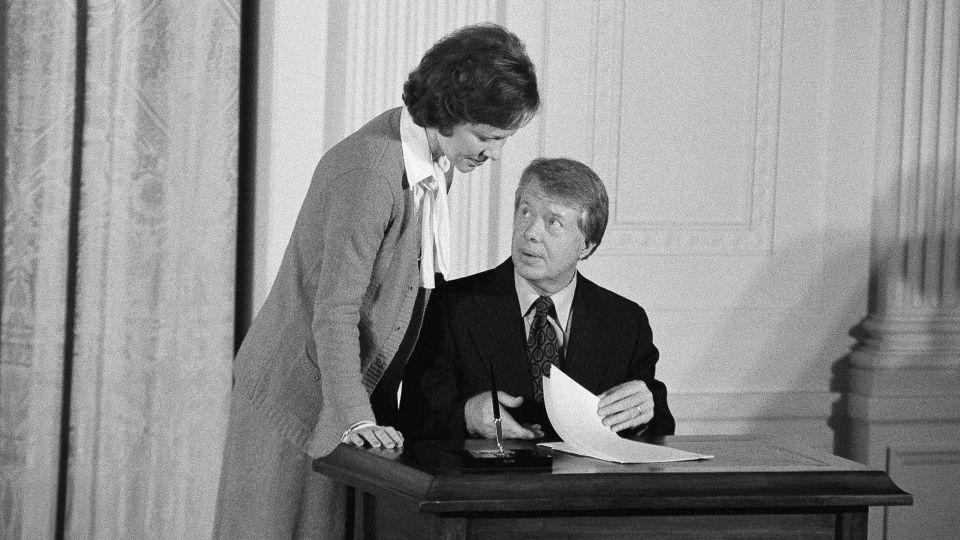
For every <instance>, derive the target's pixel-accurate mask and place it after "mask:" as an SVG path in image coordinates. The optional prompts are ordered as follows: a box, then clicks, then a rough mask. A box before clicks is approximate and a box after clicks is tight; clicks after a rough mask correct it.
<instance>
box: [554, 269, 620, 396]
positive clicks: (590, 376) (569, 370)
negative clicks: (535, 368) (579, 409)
mask: <svg viewBox="0 0 960 540" xmlns="http://www.w3.org/2000/svg"><path fill="white" fill-rule="evenodd" d="M596 287H597V286H596V285H594V284H593V283H592V282H591V281H589V280H587V279H586V278H584V277H583V276H582V275H580V274H577V289H576V291H575V292H574V294H573V305H572V306H571V308H570V309H571V311H572V312H573V313H572V320H571V322H570V343H568V344H567V347H566V349H567V354H566V356H565V357H564V360H563V363H562V364H561V369H563V372H564V373H566V374H567V375H569V376H570V377H571V378H573V379H574V380H576V381H577V382H579V383H580V384H581V385H582V386H584V387H587V388H596V387H597V386H598V385H599V384H600V381H601V380H603V376H604V373H605V371H606V368H607V366H608V365H609V362H601V361H599V359H602V358H604V357H606V356H608V355H609V353H608V352H607V347H606V341H607V340H604V339H603V338H602V336H603V335H604V332H603V325H604V319H605V316H606V308H605V307H604V306H603V304H602V303H601V302H600V299H599V297H598V296H597V291H596Z"/></svg>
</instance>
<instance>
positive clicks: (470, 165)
mask: <svg viewBox="0 0 960 540" xmlns="http://www.w3.org/2000/svg"><path fill="white" fill-rule="evenodd" d="M516 132H517V130H516V129H500V128H497V127H493V126H488V125H487V124H470V123H465V124H458V125H456V126H455V127H454V128H453V130H452V131H451V132H450V135H449V136H447V135H443V134H442V133H440V132H439V131H438V132H437V143H438V144H439V146H440V151H441V152H443V155H445V156H446V157H447V159H449V160H450V164H451V165H453V166H454V167H456V168H457V170H458V171H460V172H462V173H468V172H470V171H472V170H474V169H476V168H477V167H479V166H480V165H483V163H484V162H486V161H487V160H488V159H492V160H494V161H497V160H499V159H500V155H501V151H502V150H503V144H504V143H505V142H507V138H508V137H510V136H511V135H513V134H514V133H516Z"/></svg>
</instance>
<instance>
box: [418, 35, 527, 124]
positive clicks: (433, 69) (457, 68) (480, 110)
mask: <svg viewBox="0 0 960 540" xmlns="http://www.w3.org/2000/svg"><path fill="white" fill-rule="evenodd" d="M403 102H404V104H406V106H407V109H408V110H409V111H410V116H411V117H413V121H414V122H416V123H417V125H420V126H423V127H431V128H435V129H437V130H438V131H440V133H441V134H443V135H449V134H450V133H451V131H452V130H453V128H454V127H455V126H457V125H459V124H463V123H471V124H487V125H489V126H493V127H496V128H499V129H517V128H519V127H521V126H523V125H524V124H526V123H527V121H529V120H530V117H532V116H533V115H534V114H535V113H536V112H537V109H539V107H540V94H539V93H538V91H537V77H536V74H535V73H534V68H533V62H531V61H530V58H529V57H527V52H526V47H524V45H523V42H522V41H520V38H518V37H517V36H516V35H514V34H513V33H511V32H510V31H509V30H507V29H505V28H503V27H502V26H500V25H497V24H492V23H485V24H477V25H472V26H465V27H463V28H460V29H459V30H456V31H455V32H453V33H451V34H449V35H447V36H446V37H444V38H442V39H441V40H440V41H438V42H436V43H435V44H434V45H433V46H432V47H430V49H429V50H428V51H427V52H426V54H424V55H423V58H422V59H421V60H420V65H419V66H417V68H416V69H414V70H413V71H412V72H410V75H409V77H407V82H406V83H404V85H403Z"/></svg>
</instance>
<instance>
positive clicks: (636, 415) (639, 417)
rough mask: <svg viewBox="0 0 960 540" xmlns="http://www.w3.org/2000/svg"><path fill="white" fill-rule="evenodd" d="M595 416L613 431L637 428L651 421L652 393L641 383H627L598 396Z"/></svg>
mask: <svg viewBox="0 0 960 540" xmlns="http://www.w3.org/2000/svg"><path fill="white" fill-rule="evenodd" d="M597 414H598V415H600V417H601V418H603V425H605V426H607V427H609V428H610V429H612V430H613V431H617V432H620V431H623V430H625V429H628V428H632V427H638V426H642V425H644V424H646V423H647V422H649V421H650V420H652V419H653V393H651V392H650V389H648V388H647V385H646V384H644V383H643V381H627V382H625V383H622V384H618V385H617V386H614V387H613V388H611V389H609V390H607V391H606V392H604V393H602V394H600V405H599V407H598V409H597Z"/></svg>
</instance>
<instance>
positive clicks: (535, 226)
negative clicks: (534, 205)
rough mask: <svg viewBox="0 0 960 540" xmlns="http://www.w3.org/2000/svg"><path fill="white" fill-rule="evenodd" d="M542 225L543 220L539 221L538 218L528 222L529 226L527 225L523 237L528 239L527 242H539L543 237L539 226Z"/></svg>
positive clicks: (541, 228)
mask: <svg viewBox="0 0 960 540" xmlns="http://www.w3.org/2000/svg"><path fill="white" fill-rule="evenodd" d="M542 224H543V220H542V219H540V218H536V219H534V220H531V221H530V224H529V225H527V228H526V230H525V231H524V233H525V236H526V237H527V239H529V240H534V241H540V238H541V237H542V235H543V227H542V226H541V225H542Z"/></svg>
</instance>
